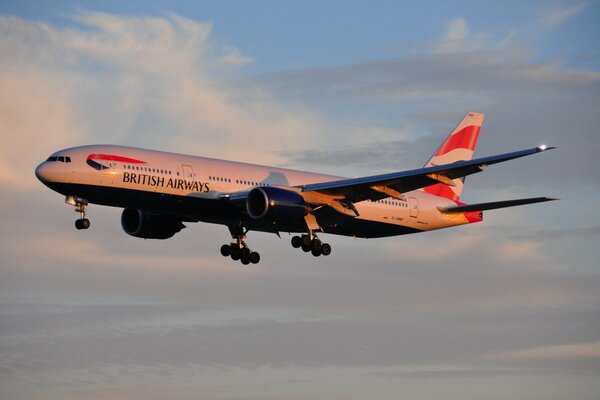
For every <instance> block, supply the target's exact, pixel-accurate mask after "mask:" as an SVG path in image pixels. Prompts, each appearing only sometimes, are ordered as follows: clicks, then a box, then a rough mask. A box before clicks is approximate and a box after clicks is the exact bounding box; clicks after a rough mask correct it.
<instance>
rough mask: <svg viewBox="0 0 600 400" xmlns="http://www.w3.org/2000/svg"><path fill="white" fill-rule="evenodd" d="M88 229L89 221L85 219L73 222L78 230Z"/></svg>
mask: <svg viewBox="0 0 600 400" xmlns="http://www.w3.org/2000/svg"><path fill="white" fill-rule="evenodd" d="M89 227H90V220H89V219H87V218H80V219H78V220H76V221H75V228H77V229H79V230H81V229H88V228H89Z"/></svg>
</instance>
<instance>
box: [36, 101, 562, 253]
mask: <svg viewBox="0 0 600 400" xmlns="http://www.w3.org/2000/svg"><path fill="white" fill-rule="evenodd" d="M483 119H484V115H483V114H481V113H476V112H469V113H467V114H466V115H465V116H464V118H463V119H462V120H461V121H460V123H459V124H458V125H457V126H456V128H454V130H453V131H452V132H451V133H450V135H449V136H448V137H447V138H446V140H445V141H444V142H443V143H442V145H441V146H440V147H439V148H438V149H437V151H436V152H435V153H434V155H433V156H432V157H431V158H430V160H429V161H428V162H427V163H426V164H425V166H424V167H423V168H418V169H412V170H407V171H399V172H392V173H385V174H380V175H373V176H365V177H359V178H343V177H338V176H331V175H324V174H317V173H311V172H304V171H297V170H291V169H284V168H277V167H270V166H262V165H254V164H247V163H241V162H236V161H225V160H217V159H212V158H205V157H195V156H189V155H183V154H175V153H167V152H162V151H154V150H144V149H140V148H133V147H125V146H117V145H87V146H80V147H72V148H68V149H64V150H59V151H57V152H55V153H53V154H52V155H51V156H50V157H48V159H46V161H44V162H42V163H41V164H40V165H39V166H38V167H37V168H36V169H35V175H36V176H37V178H38V179H39V180H40V181H41V182H42V183H43V184H44V185H46V186H48V187H49V188H50V189H52V190H54V191H56V192H58V193H60V194H62V195H64V196H65V202H66V203H67V204H69V205H71V206H74V207H75V211H76V212H78V213H79V214H80V218H79V219H77V220H76V221H75V227H76V228H77V229H80V230H81V229H88V228H89V227H90V221H89V219H87V218H86V207H87V206H88V205H89V204H99V205H105V206H112V207H120V208H123V212H122V214H121V226H122V228H123V230H124V231H125V233H127V234H129V235H132V236H135V237H139V238H144V239H167V238H170V237H172V236H173V235H175V234H176V233H177V232H179V231H181V230H182V229H184V228H185V227H186V225H184V223H189V222H207V223H214V224H221V225H225V226H226V227H227V228H228V229H229V232H230V234H231V237H232V238H233V240H234V241H233V242H231V243H226V244H223V245H222V246H221V254H222V255H223V256H224V257H230V258H231V259H233V260H236V261H237V260H240V261H241V262H242V263H243V264H244V265H248V264H250V263H253V264H256V263H258V262H259V261H260V254H259V253H258V252H256V251H252V250H251V249H250V248H249V247H248V245H247V244H246V241H245V239H246V236H247V233H248V232H249V231H262V232H270V233H274V234H277V235H278V236H279V235H280V233H282V232H288V233H290V234H291V233H300V235H295V236H293V237H292V238H291V244H292V246H293V247H294V248H300V249H302V250H303V251H304V252H306V253H311V254H312V255H313V256H315V257H318V256H321V255H322V256H328V255H329V254H330V253H331V246H330V245H329V244H328V243H325V242H322V241H321V240H320V239H319V237H318V236H317V234H321V233H324V234H325V233H326V234H333V235H344V236H353V237H360V238H379V237H387V236H395V235H404V234H409V233H417V232H425V231H431V230H436V229H442V228H449V227H454V226H458V225H463V224H470V223H476V222H480V221H482V220H483V212H484V211H488V210H494V209H499V208H505V207H513V206H519V205H524V204H532V203H540V202H546V201H552V200H558V199H556V198H553V197H535V198H526V199H516V200H504V201H494V202H489V203H479V204H471V205H467V204H464V203H462V202H461V201H460V196H461V193H462V190H463V187H464V182H465V177H466V176H468V175H471V174H475V173H478V172H481V171H483V170H484V169H486V168H487V167H488V166H490V165H493V164H497V163H501V162H504V161H508V160H513V159H516V158H520V157H525V156H529V155H532V154H536V153H540V152H543V151H546V150H550V149H553V148H554V147H548V146H545V145H541V146H537V147H534V148H530V149H526V150H520V151H515V152H510V153H505V154H499V155H494V156H489V157H483V158H477V159H473V153H474V151H475V147H476V145H477V139H478V137H479V131H480V129H481V125H482V123H483Z"/></svg>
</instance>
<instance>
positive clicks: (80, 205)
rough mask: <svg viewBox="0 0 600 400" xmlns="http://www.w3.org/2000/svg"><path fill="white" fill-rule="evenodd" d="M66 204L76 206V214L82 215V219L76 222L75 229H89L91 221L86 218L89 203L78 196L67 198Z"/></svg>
mask: <svg viewBox="0 0 600 400" xmlns="http://www.w3.org/2000/svg"><path fill="white" fill-rule="evenodd" d="M65 203H67V204H70V205H72V206H75V212H76V213H79V215H80V218H79V219H78V220H75V228H77V230H82V229H88V228H89V227H90V220H89V219H87V218H86V217H85V207H86V206H87V205H88V201H87V200H86V199H82V198H80V197H76V196H67V197H66V198H65Z"/></svg>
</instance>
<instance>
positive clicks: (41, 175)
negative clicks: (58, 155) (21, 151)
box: [35, 162, 49, 182]
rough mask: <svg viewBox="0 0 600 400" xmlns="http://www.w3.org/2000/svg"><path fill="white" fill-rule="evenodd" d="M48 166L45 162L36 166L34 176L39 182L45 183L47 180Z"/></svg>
mask: <svg viewBox="0 0 600 400" xmlns="http://www.w3.org/2000/svg"><path fill="white" fill-rule="evenodd" d="M48 169H49V168H48V164H47V163H46V162H43V163H41V164H40V165H38V166H37V168H36V169H35V176H36V177H37V178H38V179H39V180H40V181H41V182H47V181H48V178H49V171H48Z"/></svg>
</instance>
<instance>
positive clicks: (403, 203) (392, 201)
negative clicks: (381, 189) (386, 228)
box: [369, 200, 408, 208]
mask: <svg viewBox="0 0 600 400" xmlns="http://www.w3.org/2000/svg"><path fill="white" fill-rule="evenodd" d="M369 201H370V200H369ZM372 203H379V204H387V205H390V206H398V207H404V208H408V204H407V203H406V202H400V201H394V200H377V201H373V202H372Z"/></svg>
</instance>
